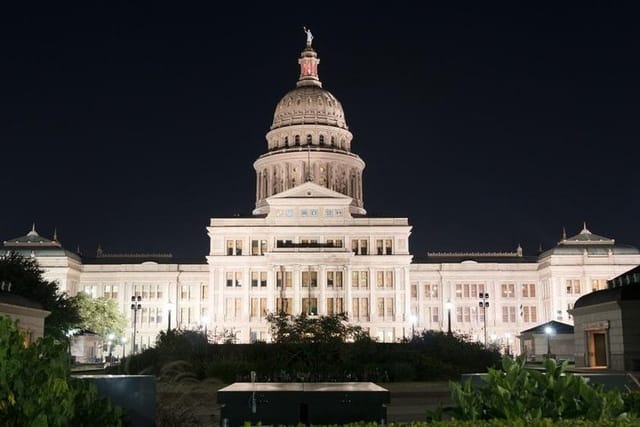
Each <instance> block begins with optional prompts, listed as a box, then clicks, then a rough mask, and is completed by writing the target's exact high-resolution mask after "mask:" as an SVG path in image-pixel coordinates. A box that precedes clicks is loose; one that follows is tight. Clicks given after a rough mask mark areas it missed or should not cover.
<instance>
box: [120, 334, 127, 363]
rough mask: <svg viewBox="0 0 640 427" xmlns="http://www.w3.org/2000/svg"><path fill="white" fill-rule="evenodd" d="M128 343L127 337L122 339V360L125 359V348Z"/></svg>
mask: <svg viewBox="0 0 640 427" xmlns="http://www.w3.org/2000/svg"><path fill="white" fill-rule="evenodd" d="M126 343H127V337H122V338H120V344H122V358H123V359H124V348H125V344H126Z"/></svg>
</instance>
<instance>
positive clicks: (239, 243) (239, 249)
mask: <svg viewBox="0 0 640 427" xmlns="http://www.w3.org/2000/svg"><path fill="white" fill-rule="evenodd" d="M236 255H242V240H236Z"/></svg>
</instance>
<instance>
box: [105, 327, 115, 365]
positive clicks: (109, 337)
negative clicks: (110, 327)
mask: <svg viewBox="0 0 640 427" xmlns="http://www.w3.org/2000/svg"><path fill="white" fill-rule="evenodd" d="M115 337H116V336H115V335H114V334H109V335H107V353H108V356H107V363H111V350H112V349H113V339H114V338H115Z"/></svg>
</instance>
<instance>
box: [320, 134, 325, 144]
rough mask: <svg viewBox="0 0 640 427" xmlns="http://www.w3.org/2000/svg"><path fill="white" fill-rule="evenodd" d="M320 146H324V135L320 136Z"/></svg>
mask: <svg viewBox="0 0 640 427" xmlns="http://www.w3.org/2000/svg"><path fill="white" fill-rule="evenodd" d="M320 144H324V135H320Z"/></svg>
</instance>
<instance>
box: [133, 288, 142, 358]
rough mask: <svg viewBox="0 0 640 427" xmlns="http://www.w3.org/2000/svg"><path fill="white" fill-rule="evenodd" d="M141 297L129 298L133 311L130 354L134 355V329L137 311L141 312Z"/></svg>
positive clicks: (136, 324) (136, 323)
mask: <svg viewBox="0 0 640 427" xmlns="http://www.w3.org/2000/svg"><path fill="white" fill-rule="evenodd" d="M141 302H142V297H141V296H140V295H138V296H137V297H136V296H132V297H131V310H132V311H133V339H132V341H131V354H136V328H137V326H138V322H137V320H138V319H137V314H138V310H142V304H141Z"/></svg>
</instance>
